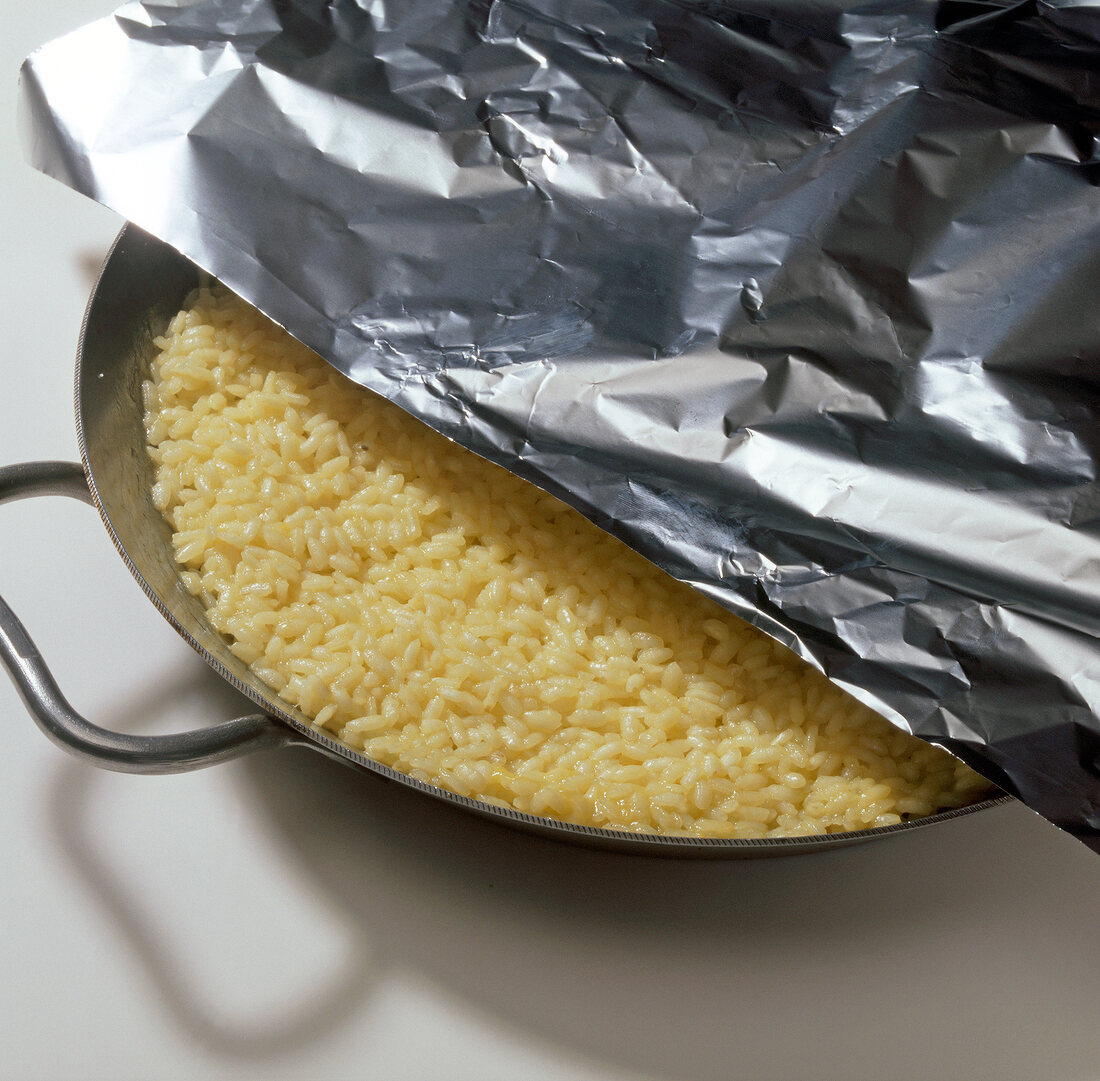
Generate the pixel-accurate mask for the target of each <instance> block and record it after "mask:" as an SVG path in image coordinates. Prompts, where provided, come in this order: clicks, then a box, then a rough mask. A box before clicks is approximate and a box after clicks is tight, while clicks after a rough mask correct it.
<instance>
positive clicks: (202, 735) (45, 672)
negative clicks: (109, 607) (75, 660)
mask: <svg viewBox="0 0 1100 1081" xmlns="http://www.w3.org/2000/svg"><path fill="white" fill-rule="evenodd" d="M37 495H65V496H70V497H72V498H74V499H80V500H82V501H83V502H85V503H91V502H92V499H91V494H90V492H89V490H88V484H87V480H86V478H85V476H84V470H83V469H82V468H81V467H80V466H79V465H77V464H75V463H71V462H25V463H21V464H19V465H10V466H3V467H0V503H4V502H8V501H10V500H16V499H26V498H30V497H32V496H37ZM0 663H3V665H4V667H5V668H6V669H7V670H8V674H9V675H10V676H11V679H12V682H13V683H14V684H15V687H16V689H17V690H18V691H19V695H20V697H21V698H22V699H23V702H24V704H25V705H26V707H27V710H28V711H29V712H30V714H31V716H32V717H33V718H34V720H35V722H36V723H37V724H38V727H39V728H41V729H42V731H43V732H44V733H45V734H46V735H47V736H48V737H49V738H50V739H51V740H53V742H54V743H56V744H58V746H60V747H63V748H64V749H65V750H67V751H68V752H69V753H70V754H73V755H75V756H76V757H78V758H82V759H84V760H85V761H88V762H91V763H92V764H94V765H96V766H100V767H102V768H104V769H111V770H116V771H119V772H122V773H160V774H163V773H184V772H186V771H188V770H193V769H201V768H202V767H203V766H209V765H213V764H214V763H215V762H223V761H226V760H227V759H230V758H237V757H239V756H241V755H244V754H249V753H251V752H252V751H261V750H268V749H271V748H274V747H281V746H285V745H286V744H289V743H291V742H295V739H294V735H293V734H292V733H291V731H290V729H289V728H287V727H286V726H285V725H283V724H281V723H280V722H279V721H276V720H274V719H273V718H271V717H268V716H267V715H266V714H262V713H257V714H252V715H250V716H246V717H238V718H237V719H235V720H232V721H225V722H222V723H221V724H216V725H213V726H212V727H210V728H200V729H196V730H194V731H191V732H180V733H178V734H174V735H162V736H132V735H125V734H122V733H118V732H111V731H109V730H108V729H105V728H100V727H99V726H98V725H94V724H92V723H91V722H90V721H88V720H86V719H85V718H84V717H82V716H81V715H80V714H79V713H77V712H76V710H74V709H73V707H72V706H71V705H69V703H68V701H67V700H66V698H65V696H64V695H63V694H62V693H61V690H60V688H59V687H58V686H57V683H56V682H55V681H54V678H53V676H52V675H51V673H50V670H49V668H48V667H47V665H46V662H45V661H44V660H43V659H42V655H41V654H40V653H39V652H38V647H37V646H35V644H34V642H33V641H32V639H31V637H30V635H29V634H28V633H27V631H26V628H25V627H24V626H23V624H22V623H21V622H20V621H19V619H18V618H17V617H16V615H15V613H14V612H13V611H12V610H11V608H10V607H9V606H8V604H7V602H6V601H5V600H4V599H3V597H0Z"/></svg>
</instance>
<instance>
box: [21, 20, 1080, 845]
mask: <svg viewBox="0 0 1100 1081" xmlns="http://www.w3.org/2000/svg"><path fill="white" fill-rule="evenodd" d="M1098 70H1100V12H1098V10H1097V5H1096V4H1095V3H1090V2H1088V0H1061V2H1054V3H1050V2H1047V3H1043V2H1039V3H1035V2H1033V0H1027V2H1021V3H1001V2H997V0H943V2H940V3H932V2H921V0H872V2H868V3H862V4H859V3H856V4H851V3H841V2H836V0H770V2H769V0H722V2H720V3H719V2H717V0H700V2H687V0H683V2H673V0H638V2H627V0H540V2H539V4H538V5H537V6H536V5H534V4H527V3H523V2H518V0H359V2H353V0H331V2H321V0H218V2H199V3H194V4H174V3H136V4H130V5H128V6H126V7H123V8H121V9H120V10H119V11H118V12H117V13H115V14H114V15H113V16H112V17H110V18H107V19H104V20H102V21H100V22H98V23H95V24H93V25H91V26H88V27H86V28H85V29H83V30H81V31H78V32H77V33H75V34H73V35H70V36H69V37H66V38H63V39H60V40H58V41H56V42H54V43H52V44H51V45H48V46H47V47H46V48H44V49H43V50H41V51H39V52H38V53H36V54H35V55H34V56H32V57H31V58H30V60H28V62H27V65H26V67H25V69H24V75H23V98H22V100H23V106H24V111H25V114H26V120H27V124H26V131H27V133H28V147H29V156H30V158H31V159H32V161H33V162H34V164H35V165H37V166H38V167H39V168H40V169H42V170H44V171H46V172H48V173H50V174H52V175H54V176H56V177H58V178H59V179H61V180H62V181H64V182H65V183H67V184H70V185H72V186H73V187H75V188H77V189H79V190H80V191H82V192H84V193H86V194H87V195H89V196H91V197H92V198H95V199H98V200H100V201H101V202H103V203H105V204H107V205H108V206H111V207H113V208H114V209H115V210H117V211H118V212H119V213H120V214H122V215H123V216H124V217H126V218H128V219H129V220H131V221H133V222H135V223H137V224H138V225H140V226H142V227H143V228H145V229H147V230H148V231H150V232H152V233H154V234H156V235H157V236H159V237H161V238H162V239H164V240H166V241H167V242H169V243H170V244H172V245H174V246H175V247H176V248H178V249H180V250H181V251H183V252H184V253H185V254H187V255H188V256H190V257H191V258H192V259H193V260H194V261H195V262H197V263H198V264H200V265H201V266H204V267H205V268H207V269H208V270H210V271H211V272H213V273H214V274H216V275H217V276H218V277H220V278H221V279H222V280H224V281H225V282H226V283H227V284H229V285H230V286H232V287H233V288H234V289H236V290H237V291H238V292H239V293H241V294H242V295H243V296H245V297H246V298H247V299H249V300H250V301H252V302H253V303H255V304H257V305H258V306H259V307H261V308H262V309H263V310H265V311H266V312H267V313H268V314H269V315H271V316H272V317H273V318H275V319H276V320H277V321H278V322H280V323H282V324H283V325H284V326H286V327H287V328H288V329H289V330H290V331H291V332H292V333H293V334H295V335H296V336H297V337H299V338H300V339H301V340H302V341H304V342H306V343H307V344H308V345H310V346H312V347H313V348H314V349H316V350H317V351H318V352H320V353H321V354H322V355H324V356H325V357H326V358H327V359H328V360H330V361H331V362H332V363H333V364H334V365H335V366H336V367H338V368H340V369H341V370H343V371H345V372H347V373H348V374H350V375H351V376H352V377H353V378H355V379H356V380H358V381H359V382H360V383H362V384H364V385H366V386H368V387H371V388H373V389H374V390H376V391H378V392H380V393H382V394H384V395H386V396H387V397H389V398H391V399H392V400H394V401H395V402H397V403H399V404H400V405H402V406H403V407H405V408H406V409H408V410H410V411H411V412H413V413H415V414H416V415H418V416H420V417H421V418H423V419H424V420H426V421H428V422H429V423H430V424H432V425H433V426H434V427H436V428H438V429H439V430H441V431H443V432H444V433H446V434H447V435H448V436H450V437H452V438H453V439H455V440H457V441H459V442H461V443H463V444H465V445H466V446H469V447H471V448H473V449H474V450H476V451H478V452H480V453H481V454H483V455H485V456H486V457H488V458H490V459H493V460H495V461H497V462H499V463H501V464H503V465H505V466H507V467H508V468H510V469H512V470H513V471H515V472H517V473H519V474H521V475H522V476H525V477H527V478H529V479H530V480H532V481H534V482H535V483H537V484H540V485H542V486H543V487H545V488H547V489H549V490H550V491H552V492H554V493H555V494H557V495H559V496H561V497H562V498H564V499H565V500H567V501H568V502H570V503H572V504H573V505H574V506H576V507H578V508H579V509H581V510H582V511H583V512H584V513H585V514H587V515H588V516H589V517H591V518H592V519H593V520H594V521H596V522H597V523H598V524H600V525H601V526H603V527H605V528H607V529H608V530H610V531H611V532H613V533H614V534H616V535H617V536H619V537H620V538H622V539H623V540H625V541H626V542H627V543H628V544H630V545H632V546H633V547H634V548H636V549H638V550H639V551H641V552H642V553H644V554H645V555H646V556H648V557H649V558H651V559H652V560H654V561H655V562H656V563H658V564H659V565H661V566H662V567H664V568H665V569H666V570H668V571H669V572H670V573H672V574H674V575H675V576H677V577H678V578H681V579H683V580H684V581H687V582H690V583H691V584H692V585H694V586H695V587H697V588H698V589H699V590H701V591H703V592H704V593H706V594H708V595H709V596H711V597H713V598H714V599H716V600H717V601H719V602H720V603H721V604H723V605H725V606H726V607H728V608H729V609H732V610H733V611H735V612H737V613H739V614H740V615H742V616H744V617H745V618H746V619H748V620H750V621H751V622H753V623H755V624H757V625H758V626H760V627H762V628H763V629H764V630H766V631H768V632H769V633H771V634H773V635H775V636H776V637H777V638H779V639H781V640H782V641H783V642H785V643H787V644H788V645H789V646H791V647H792V648H793V649H795V650H796V651H797V652H798V653H800V654H801V655H802V656H803V657H805V658H806V659H808V660H810V661H812V662H813V663H814V664H816V665H818V666H819V667H820V668H822V669H823V670H824V671H825V672H826V673H827V674H828V675H829V676H830V678H832V679H833V680H834V681H836V682H837V683H838V684H841V685H842V686H844V687H845V688H847V689H848V690H849V691H851V692H852V693H853V694H854V695H856V696H857V697H858V698H860V699H862V700H863V701H865V702H867V703H869V704H870V705H871V706H873V707H874V708H875V709H877V710H878V711H879V712H881V713H882V714H884V715H885V716H886V717H888V718H889V719H890V720H891V721H893V722H894V723H896V724H898V725H900V726H902V727H904V728H906V729H908V730H910V731H912V732H914V733H916V734H917V735H919V736H921V737H923V738H925V739H928V740H932V741H934V742H936V743H939V744H941V745H943V746H945V747H947V748H948V749H950V750H951V751H952V752H954V753H955V754H957V755H958V756H959V757H961V758H963V759H964V760H966V761H967V762H969V763H970V764H971V765H973V766H974V767H976V768H977V769H978V770H980V771H981V772H983V773H985V774H986V775H987V776H988V777H990V778H991V779H993V780H994V781H996V782H997V784H999V785H1000V786H1001V787H1002V788H1004V789H1005V790H1006V791H1008V792H1011V793H1013V794H1015V795H1017V796H1018V797H1019V798H1021V799H1022V800H1024V801H1025V802H1026V803H1028V804H1029V805H1030V806H1031V807H1032V808H1034V809H1035V810H1036V811H1038V812H1040V813H1041V814H1043V815H1044V816H1046V817H1047V818H1049V819H1050V820H1052V821H1053V822H1055V823H1057V824H1058V825H1059V826H1061V827H1062V828H1064V829H1066V830H1069V831H1070V832H1071V833H1073V834H1075V835H1076V836H1078V837H1080V838H1081V839H1082V840H1083V841H1085V842H1086V843H1087V844H1089V845H1090V846H1091V847H1093V848H1094V849H1096V850H1098V851H1100V781H1098V774H1100V738H1098V737H1100V722H1098V709H1100V648H1098V642H1097V634H1098V631H1100V489H1098V486H1097V456H1098V451H1100V425H1098V423H1097V411H1098V408H1097V407H1098V405H1100V396H1098V393H1097V372H1098V370H1100V367H1098V362H1100V304H1098V303H1097V300H1096V287H1097V284H1098V283H1100V193H1098V189H1097V181H1098V178H1100V158H1098V147H1100V141H1098V134H1100V81H1098V80H1097V77H1096V74H1095V73H1096V72H1097V71H1098Z"/></svg>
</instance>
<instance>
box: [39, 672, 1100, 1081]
mask: <svg viewBox="0 0 1100 1081" xmlns="http://www.w3.org/2000/svg"><path fill="white" fill-rule="evenodd" d="M195 686H198V687H199V691H198V692H196V691H195V690H194V687H195ZM176 691H177V692H178V693H191V694H193V693H199V694H200V695H201V696H202V697H203V701H204V702H205V703H206V704H207V706H210V704H211V703H212V704H213V705H214V706H216V707H217V708H218V712H219V715H221V716H229V715H232V713H234V712H241V711H243V710H250V708H251V707H249V706H247V705H242V703H243V702H244V700H243V699H240V698H238V696H237V695H236V694H235V693H234V692H232V691H231V690H230V689H229V688H228V687H226V686H225V685H224V684H221V683H220V681H218V680H217V679H216V677H213V676H211V675H207V674H206V669H205V668H201V667H197V666H196V667H195V668H192V667H188V668H187V671H186V673H185V678H183V679H181V681H180V686H179V687H177V688H176ZM158 693H163V688H162V689H161V691H160V692H158ZM169 693H172V689H171V688H170V689H169ZM144 705H145V706H146V707H148V705H149V703H148V702H146V703H145V704H144ZM142 712H143V709H142V704H141V703H136V702H135V703H133V704H131V706H129V707H126V708H125V709H123V710H122V716H121V717H120V721H119V726H120V727H123V728H126V727H130V728H133V727H134V726H136V724H137V723H138V720H137V719H138V718H139V717H140V715H141V714H142ZM218 768H223V769H227V768H228V769H234V770H236V771H237V780H236V782H235V783H237V784H239V785H240V786H241V791H242V794H243V795H244V797H245V799H246V801H247V804H248V806H249V807H250V809H251V811H252V812H254V816H255V821H254V822H253V823H249V824H248V828H249V829H251V830H253V831H259V832H261V833H262V834H264V835H265V839H266V842H267V843H271V844H274V845H275V846H277V847H278V849H280V850H281V851H282V853H283V854H284V857H285V860H286V864H287V871H288V874H291V873H293V874H298V875H301V876H304V877H305V878H306V879H307V880H308V881H310V882H311V883H313V884H315V886H316V889H317V890H318V891H320V892H321V893H322V894H323V895H324V897H325V899H326V902H327V903H328V904H330V905H331V906H332V907H334V908H335V909H336V911H338V912H339V913H340V915H341V918H342V919H344V920H346V922H347V924H348V927H349V928H350V929H351V931H350V938H351V942H352V944H353V945H352V948H351V950H350V951H349V955H348V964H347V966H346V968H345V969H344V970H343V972H342V973H337V974H336V975H335V976H334V978H333V980H332V982H331V984H330V986H329V987H328V988H327V989H326V990H325V991H324V992H323V993H322V994H321V995H319V996H316V997H314V998H312V999H311V1000H309V1001H308V1002H305V1003H304V1004H303V1005H302V1008H301V1009H300V1011H298V1012H296V1013H295V1015H294V1016H293V1017H289V1018H285V1017H284V1018H279V1019H277V1020H276V1022H274V1023H273V1024H272V1025H270V1026H267V1025H265V1026H264V1028H263V1029H262V1030H249V1031H244V1030H234V1029H232V1028H231V1027H227V1026H226V1024H225V1023H224V1021H222V1020H220V1019H219V1018H217V1017H214V1016H212V1015H211V1014H210V1012H209V1011H208V1010H206V1009H205V1008H204V1005H203V1004H202V1003H201V1002H198V1001H196V1000H195V998H194V996H193V994H192V993H191V992H189V990H188V986H187V984H186V982H185V981H184V980H182V979H181V977H180V974H179V973H178V972H177V971H176V970H175V969H174V968H173V963H172V961H171V959H169V958H166V957H165V956H163V954H162V952H161V951H160V950H158V948H157V940H156V934H155V931H154V922H155V920H154V916H155V914H154V913H151V912H149V911H147V907H143V898H142V897H141V896H139V895H135V894H134V893H133V892H132V891H131V892H129V893H128V892H127V891H126V890H124V889H123V888H122V886H121V884H120V882H119V881H117V880H116V879H115V878H114V877H113V876H112V873H111V871H110V870H109V867H110V860H109V859H104V858H100V857H101V855H102V853H101V851H100V850H101V848H102V846H103V844H104V842H103V840H102V839H100V838H97V837H96V836H93V835H90V833H89V829H88V825H87V816H86V814H85V807H86V804H87V802H88V799H89V795H90V793H91V792H92V791H93V787H94V785H95V783H96V777H97V774H96V772H95V771H93V770H89V769H87V768H86V767H83V766H76V765H68V764H67V765H66V766H65V767H63V769H62V770H61V771H60V772H59V775H58V778H57V783H56V786H55V789H54V800H53V806H54V815H53V826H54V829H55V832H56V834H57V837H58V839H59V843H60V844H61V845H62V847H63V849H64V851H65V852H66V853H67V855H68V857H69V859H70V860H71V861H72V864H73V866H74V867H75V868H76V869H77V871H78V872H79V874H80V876H81V878H82V879H83V880H84V881H85V883H86V884H87V886H88V887H89V888H90V890H91V892H92V893H93V895H94V896H95V898H96V899H97V901H98V902H99V903H100V904H101V905H102V906H103V908H104V909H105V910H106V911H107V912H108V913H109V914H110V916H111V917H112V919H113V922H114V923H115V924H117V927H118V929H119V930H120V932H121V933H122V935H123V936H124V938H125V939H126V940H127V942H128V944H129V946H130V947H131V949H132V950H133V951H134V953H135V955H136V956H137V957H138V959H139V960H140V962H141V964H142V966H143V967H144V968H145V969H146V970H147V971H148V973H149V975H150V976H151V978H152V980H153V983H154V984H155V986H156V988H157V990H158V992H159V994H160V995H161V997H162V998H163V1001H164V1005H165V1008H166V1010H168V1011H169V1012H170V1013H171V1015H172V1016H173V1017H174V1019H175V1020H176V1021H177V1022H178V1023H179V1024H180V1025H181V1026H182V1027H183V1028H184V1029H186V1030H187V1031H188V1032H189V1033H190V1034H191V1035H192V1036H193V1037H194V1038H195V1039H196V1040H200V1041H202V1042H203V1043H204V1044H205V1045H207V1046H208V1047H211V1048H213V1049H215V1050H217V1051H219V1052H220V1053H222V1054H224V1055H225V1056H227V1057H233V1058H236V1059H263V1060H266V1061H270V1060H272V1059H273V1058H275V1057H277V1056H279V1055H280V1054H283V1053H285V1052H288V1051H290V1050H293V1049H301V1048H305V1047H308V1046H310V1045H311V1044H314V1043H317V1042H320V1041H324V1040H325V1039H326V1037H328V1036H331V1035H333V1034H334V1033H337V1032H342V1031H343V1030H344V1028H345V1027H346V1026H347V1025H348V1024H350V1021H351V1018H352V1017H353V1016H354V1015H355V1013H356V1012H357V1011H358V1010H360V1009H361V1008H362V1006H363V1004H364V1002H366V1001H367V999H368V997H369V996H370V995H371V993H372V988H373V987H374V986H375V985H376V980H377V978H378V976H379V975H380V974H381V973H382V972H384V971H386V968H387V966H388V965H391V964H398V965H400V966H402V967H403V968H404V969H405V970H407V971H411V972H413V973H416V974H418V975H420V976H422V977H424V978H426V979H428V980H430V981H432V982H433V983H434V984H435V985H437V986H438V987H440V988H441V989H442V990H443V991H444V992H445V993H449V994H450V995H452V996H453V997H454V998H455V999H456V1000H457V1001H460V1002H461V1003H462V1005H463V1008H464V1009H473V1010H475V1011H481V1012H482V1013H483V1014H484V1015H485V1016H486V1017H487V1018H493V1019H495V1023H500V1021H502V1020H505V1021H507V1023H508V1024H510V1025H511V1026H512V1027H513V1029H514V1030H515V1032H516V1033H517V1034H518V1036H519V1038H520V1039H523V1038H524V1037H526V1038H529V1039H536V1040H538V1041H540V1042H541V1043H542V1044H543V1046H546V1045H549V1046H552V1047H553V1046H556V1047H560V1048H561V1049H563V1050H564V1051H567V1052H568V1053H570V1054H571V1055H573V1056H576V1055H578V1054H580V1055H584V1056H588V1057H590V1058H591V1059H593V1060H594V1061H596V1062H602V1063H604V1064H606V1066H608V1067H613V1068H618V1069H619V1070H630V1071H636V1072H637V1073H638V1074H639V1075H641V1076H645V1077H647V1078H668V1079H678V1081H681V1079H682V1081H704V1079H707V1081H709V1079H721V1081H734V1079H742V1078H744V1079H752V1081H767V1079H781V1078H792V1077H799V1078H814V1079H815V1081H828V1079H831V1078H844V1079H846V1081H859V1079H863V1078H875V1079H876V1081H877V1079H881V1078H889V1079H891V1081H908V1079H913V1081H927V1078H929V1077H933V1076H956V1077H967V1078H970V1079H980V1078H987V1077H988V1078H994V1077H995V1078H997V1079H998V1081H1016V1079H1019V1081H1025V1079H1026V1081H1033V1079H1034V1078H1036V1077H1041V1076H1045V1077H1057V1078H1059V1081H1073V1079H1075V1078H1085V1077H1092V1076H1093V1075H1094V1074H1093V1071H1094V1068H1095V1062H1096V1060H1097V1052H1098V1051H1100V1038H1098V1037H1097V1036H1096V1035H1095V1033H1094V1026H1093V1024H1092V1020H1091V1008H1090V1005H1089V1004H1090V1003H1091V1002H1094V1001H1095V999H1096V996H1097V993H1098V992H1100V974H1098V967H1097V965H1096V964H1095V960H1094V952H1095V951H1094V949H1090V947H1094V946H1095V945H1096V942H1097V938H1098V932H1097V930H1096V926H1095V921H1094V919H1093V914H1092V909H1093V907H1094V906H1093V905H1092V904H1090V903H1087V901H1086V898H1089V897H1090V896H1100V892H1097V893H1095V894H1090V892H1089V891H1090V889H1092V890H1098V889H1100V865H1098V864H1096V863H1095V862H1090V860H1091V859H1092V858H1091V857H1090V856H1088V854H1087V853H1085V851H1084V850H1083V849H1079V848H1078V846H1076V844H1075V843H1073V842H1070V841H1068V840H1067V839H1065V838H1063V837H1061V836H1059V835H1054V834H1053V833H1052V831H1051V830H1050V829H1049V828H1048V827H1046V826H1045V825H1044V824H1043V823H1041V822H1039V821H1038V820H1037V819H1034V816H1031V815H1030V814H1029V813H1028V812H1025V811H1023V810H1022V809H1020V808H1018V807H1008V808H998V809H995V810H993V811H988V812H985V813H983V814H981V815H976V816H973V817H971V818H966V819H962V820H959V821H956V822H952V823H947V824H945V825H943V826H940V827H934V828H931V829H929V830H927V831H918V832H915V833H914V834H912V835H908V836H903V837H899V838H895V839H887V840H885V841H880V842H876V843H874V844H870V845H866V846H861V847H857V848H850V849H843V850H838V851H836V852H831V853H824V854H820V855H812V856H801V857H793V858H786V859H778V860H757V861H750V862H729V863H726V862H715V861H709V860H708V861H693V860H683V859H655V858H652V857H637V856H623V855H618V854H610V853H604V852H600V851H594V850H590V849H585V848H580V847H573V846H569V845H566V844H562V843H560V842H555V841H549V840H544V839H541V838H537V837H531V836H528V835H526V834H522V833H519V832H516V831H514V830H510V829H508V828H505V827H502V826H499V825H497V824H495V823H492V822H488V821H485V820H482V819H479V818H477V817H475V816H472V815H469V814H466V813H463V812H461V811H458V810H456V809H454V808H452V807H450V806H446V805H443V804H440V803H436V802H435V801H432V800H430V799H428V798H425V797H424V796H422V795H420V794H418V793H415V792H411V791H408V790H406V789H404V788H402V787H400V786H398V785H395V784H392V783H388V782H385V781H382V780H379V779H376V778H373V777H370V776H366V775H364V774H362V773H360V772H357V771H353V770H351V769H349V768H347V767H344V766H342V765H340V764H339V763H335V762H332V761H330V760H328V759H326V758H323V757H321V756H320V755H318V754H315V753H312V752H310V751H307V750H303V749H294V750H287V751H281V752H277V753H268V754H263V755H258V756H255V757H253V758H251V759H248V760H247V761H245V762H243V763H238V764H234V765H231V766H223V767H218ZM134 783H140V782H137V781H135V782H134ZM239 900H240V901H241V902H242V903H247V899H239Z"/></svg>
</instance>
